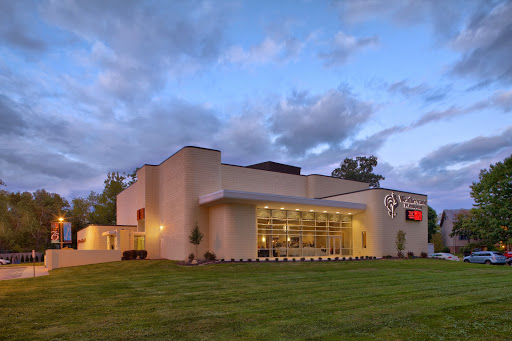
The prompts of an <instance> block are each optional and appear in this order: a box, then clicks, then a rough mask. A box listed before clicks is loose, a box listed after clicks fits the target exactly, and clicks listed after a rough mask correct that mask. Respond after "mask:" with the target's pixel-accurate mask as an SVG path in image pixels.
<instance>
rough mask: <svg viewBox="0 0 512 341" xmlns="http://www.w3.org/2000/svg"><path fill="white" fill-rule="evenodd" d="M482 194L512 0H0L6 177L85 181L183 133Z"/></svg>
mask: <svg viewBox="0 0 512 341" xmlns="http://www.w3.org/2000/svg"><path fill="white" fill-rule="evenodd" d="M190 145H192V146H199V147H205V148H213V149H218V150H220V151H221V152H222V162H223V163H229V164H236V165H242V166H245V165H250V164H254V163H259V162H264V161H275V162H281V163H285V164H291V165H294V166H298V167H302V174H306V175H307V174H324V175H330V174H331V172H332V170H333V169H335V168H336V167H339V164H340V162H342V161H343V160H344V159H345V158H347V157H356V156H369V155H375V156H377V157H378V162H379V164H378V166H377V168H376V169H375V172H376V173H378V174H382V175H383V176H384V177H385V180H383V181H381V187H384V188H390V189H396V190H404V191H409V192H413V193H421V194H427V195H428V201H429V205H430V206H432V207H433V208H435V209H436V210H437V211H438V212H440V211H442V210H443V209H453V208H462V207H464V208H469V207H471V205H472V204H473V200H472V198H471V197H470V194H469V193H470V188H469V186H470V185H471V184H472V182H474V181H478V175H479V172H480V170H481V169H485V168H488V167H489V165H490V164H494V163H496V162H498V161H502V160H503V159H505V158H506V157H508V156H510V155H511V154H512V1H490V0H489V1H487V0H486V1H484V0H478V1H472V0H463V1H457V0H451V1H444V0H394V1H384V0H382V1H377V0H358V1H349V0H347V1H300V0H294V1H286V0H280V1H270V0H268V1H265V0H257V1H231V0H223V1H192V0H190V1H178V0H173V1H142V0H134V1H131V0H123V1H121V0H118V1H109V0H101V1H97V0H87V1H86V0H49V1H29V0H16V1H14V0H5V1H0V179H2V180H3V181H4V182H5V183H6V185H7V186H6V187H4V189H6V190H9V191H12V192H16V191H35V190H36V189H39V188H44V189H46V190H47V191H51V192H56V193H59V194H61V195H63V196H65V197H66V198H68V199H72V198H74V197H77V196H87V195H88V194H89V193H90V191H96V192H98V191H101V190H102V188H103V181H104V180H105V178H106V175H107V173H108V172H111V171H119V172H126V173H131V172H132V171H133V170H134V169H135V168H136V167H140V166H142V165H144V164H159V163H161V162H162V161H163V160H165V159H166V158H167V157H169V156H170V155H172V154H173V153H175V152H176V151H178V150H179V149H181V148H182V147H183V146H190Z"/></svg>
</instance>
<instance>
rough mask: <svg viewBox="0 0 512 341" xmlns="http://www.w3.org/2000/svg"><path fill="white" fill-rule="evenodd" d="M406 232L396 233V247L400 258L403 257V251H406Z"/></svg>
mask: <svg viewBox="0 0 512 341" xmlns="http://www.w3.org/2000/svg"><path fill="white" fill-rule="evenodd" d="M405 243H406V241H405V232H404V231H402V230H398V231H397V232H396V241H395V246H396V251H398V257H400V258H401V257H403V255H404V254H403V252H402V251H403V250H405Z"/></svg>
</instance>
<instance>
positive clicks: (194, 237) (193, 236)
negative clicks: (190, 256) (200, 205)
mask: <svg viewBox="0 0 512 341" xmlns="http://www.w3.org/2000/svg"><path fill="white" fill-rule="evenodd" d="M188 240H189V241H190V243H192V244H194V245H195V246H196V255H198V254H199V251H198V250H199V244H201V240H203V234H202V233H201V231H199V226H198V225H197V223H196V225H195V226H194V229H193V230H192V232H191V233H190V236H189V237H188Z"/></svg>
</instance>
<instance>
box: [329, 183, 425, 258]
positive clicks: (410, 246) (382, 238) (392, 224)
mask: <svg viewBox="0 0 512 341" xmlns="http://www.w3.org/2000/svg"><path fill="white" fill-rule="evenodd" d="M391 192H394V193H395V194H398V195H405V196H407V197H409V196H411V197H413V198H414V199H420V200H427V197H426V196H425V195H419V194H410V193H406V192H401V191H391V190H387V189H380V188H378V189H371V190H367V191H361V192H356V193H351V194H344V195H340V196H336V197H331V198H329V199H330V200H340V201H349V202H362V203H365V204H366V210H365V211H364V212H363V213H359V214H357V215H356V216H355V218H354V221H353V224H354V255H355V256H366V255H368V256H377V257H382V256H386V255H392V256H395V255H396V253H397V251H396V247H395V240H396V234H397V232H398V230H403V231H405V233H406V249H405V250H404V252H405V253H406V252H408V251H412V252H414V254H415V255H418V256H419V254H420V253H421V252H423V251H424V252H427V251H428V245H427V243H428V208H427V205H424V206H423V208H422V213H423V220H422V221H410V220H405V210H406V209H404V207H403V204H402V203H400V204H399V206H398V207H397V209H396V212H397V215H396V216H395V217H394V218H391V217H390V216H389V215H388V211H387V208H386V206H385V205H384V198H385V197H386V195H388V194H391ZM363 230H366V231H367V249H366V250H362V249H361V244H362V242H361V232H362V231H363ZM356 252H357V253H359V254H356Z"/></svg>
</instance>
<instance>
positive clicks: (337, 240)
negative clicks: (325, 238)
mask: <svg viewBox="0 0 512 341" xmlns="http://www.w3.org/2000/svg"><path fill="white" fill-rule="evenodd" d="M329 254H330V255H339V254H341V237H329Z"/></svg>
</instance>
